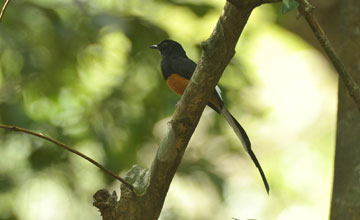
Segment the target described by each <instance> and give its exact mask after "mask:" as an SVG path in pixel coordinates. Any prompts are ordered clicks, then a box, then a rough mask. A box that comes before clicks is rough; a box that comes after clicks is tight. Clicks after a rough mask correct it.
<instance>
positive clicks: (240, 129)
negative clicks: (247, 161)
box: [221, 106, 270, 194]
mask: <svg viewBox="0 0 360 220" xmlns="http://www.w3.org/2000/svg"><path fill="white" fill-rule="evenodd" d="M221 114H222V115H223V116H224V117H225V119H226V121H227V122H228V123H229V125H230V126H231V127H232V129H233V130H234V132H235V133H236V135H237V136H238V138H239V139H240V141H241V143H242V144H243V146H244V148H245V150H246V151H247V152H248V154H249V155H250V158H251V159H252V161H253V162H254V164H255V166H256V167H257V168H258V170H259V172H260V175H261V178H262V180H263V182H264V185H265V188H266V191H267V193H268V194H269V190H270V188H269V184H268V182H267V180H266V177H265V173H264V171H263V170H262V168H261V166H260V163H259V161H258V160H257V158H256V156H255V154H254V152H253V151H252V150H251V143H250V140H249V137H248V136H247V134H246V132H245V130H244V128H243V127H242V126H241V125H240V124H239V122H238V121H237V120H236V119H235V118H234V117H233V116H232V115H231V113H230V112H229V111H228V110H227V109H226V107H225V106H223V107H222V109H221Z"/></svg>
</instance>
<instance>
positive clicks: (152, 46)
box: [150, 44, 159, 50]
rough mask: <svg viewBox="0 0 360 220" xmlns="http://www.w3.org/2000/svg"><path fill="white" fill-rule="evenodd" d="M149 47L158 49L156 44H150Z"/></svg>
mask: <svg viewBox="0 0 360 220" xmlns="http://www.w3.org/2000/svg"><path fill="white" fill-rule="evenodd" d="M150 48H151V49H157V50H158V49H159V46H158V45H157V44H154V45H151V46H150Z"/></svg>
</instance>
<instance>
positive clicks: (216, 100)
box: [166, 74, 223, 111]
mask: <svg viewBox="0 0 360 220" xmlns="http://www.w3.org/2000/svg"><path fill="white" fill-rule="evenodd" d="M188 83H189V80H188V79H186V78H184V77H182V76H180V75H178V74H171V75H170V76H169V77H168V78H167V79H166V84H167V85H168V86H169V88H170V89H171V90H172V91H173V92H175V93H176V94H178V95H180V96H181V95H182V94H183V93H184V91H185V88H186V86H187V85H188ZM209 102H210V103H211V104H213V105H214V106H215V107H216V108H217V109H219V111H220V109H221V108H222V105H223V104H222V101H221V99H220V97H219V96H218V95H217V94H216V91H214V93H213V95H212V96H211V98H210V100H209Z"/></svg>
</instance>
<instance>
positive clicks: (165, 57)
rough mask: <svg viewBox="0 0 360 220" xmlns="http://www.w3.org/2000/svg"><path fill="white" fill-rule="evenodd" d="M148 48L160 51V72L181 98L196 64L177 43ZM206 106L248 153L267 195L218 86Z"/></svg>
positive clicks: (165, 42) (243, 135)
mask: <svg viewBox="0 0 360 220" xmlns="http://www.w3.org/2000/svg"><path fill="white" fill-rule="evenodd" d="M150 48H152V49H157V50H159V51H160V53H161V57H162V58H161V71H162V74H163V76H164V78H165V81H166V84H167V85H168V86H169V88H170V89H171V90H172V91H173V92H175V93H176V94H178V95H180V96H181V95H182V94H183V93H184V90H185V88H186V86H187V84H188V82H189V80H190V78H191V76H192V74H193V73H194V71H195V68H196V63H195V62H194V61H192V60H190V59H189V58H188V57H187V56H186V52H185V50H184V49H183V47H182V46H181V45H180V44H179V43H178V42H176V41H173V40H163V41H162V42H161V43H159V44H156V45H152V46H150ZM208 106H210V107H211V108H212V109H213V110H215V111H216V112H217V113H219V114H220V113H221V114H222V115H223V116H224V117H225V119H226V121H227V122H228V123H229V125H230V126H231V127H232V128H233V130H234V131H235V133H236V135H237V136H238V138H239V139H240V141H241V143H242V144H243V146H244V148H245V150H246V151H247V152H248V153H249V155H250V157H251V159H252V160H253V162H254V163H255V165H256V167H257V168H258V169H259V172H260V175H261V178H262V180H263V182H264V185H265V188H266V191H267V193H269V184H268V182H267V180H266V177H265V174H264V171H263V170H262V168H261V166H260V163H259V161H258V160H257V158H256V156H255V154H254V152H253V151H252V149H251V143H250V140H249V138H248V136H247V134H246V132H245V130H244V129H243V128H242V126H241V125H240V124H239V122H238V121H237V120H236V119H235V118H234V117H233V116H232V115H231V113H230V112H229V111H228V110H227V109H226V107H225V105H224V102H223V99H222V97H221V90H220V88H219V87H218V86H216V87H215V91H214V93H213V95H212V96H211V98H210V100H209V102H208Z"/></svg>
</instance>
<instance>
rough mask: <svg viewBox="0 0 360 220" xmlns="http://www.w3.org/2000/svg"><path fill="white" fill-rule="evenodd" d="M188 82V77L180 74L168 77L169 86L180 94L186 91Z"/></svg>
mask: <svg viewBox="0 0 360 220" xmlns="http://www.w3.org/2000/svg"><path fill="white" fill-rule="evenodd" d="M188 83H189V80H188V79H185V78H184V77H182V76H180V75H178V74H171V75H170V76H169V77H168V78H167V79H166V84H167V85H168V86H169V88H170V89H171V90H172V91H173V92H175V93H176V94H178V95H180V96H181V95H182V94H183V93H184V90H185V88H186V86H187V84H188Z"/></svg>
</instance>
